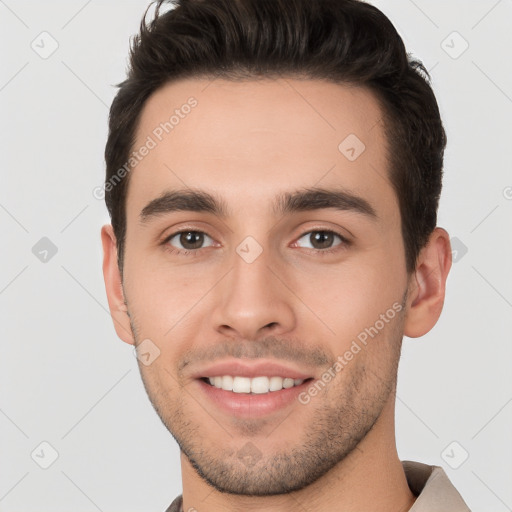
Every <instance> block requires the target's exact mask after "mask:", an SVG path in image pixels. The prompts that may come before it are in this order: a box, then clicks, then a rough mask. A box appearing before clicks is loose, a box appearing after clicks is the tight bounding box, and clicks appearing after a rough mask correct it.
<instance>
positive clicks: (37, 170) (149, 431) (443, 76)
mask: <svg viewBox="0 0 512 512" xmlns="http://www.w3.org/2000/svg"><path fill="white" fill-rule="evenodd" d="M375 4H376V5H377V6H378V7H380V8H381V9H382V10H383V11H384V12H385V13H386V14H387V15H388V16H389V17H390V19H391V20H392V22H393V23H394V24H395V26H396V27H397V29H398V31H399V32H400V34H401V35H402V37H403V38H404V41H405V44H406V46H407V48H408V50H409V51H410V52H412V53H413V54H414V55H415V56H417V57H419V58H420V59H422V60H423V62H424V63H425V65H426V67H427V68H428V69H429V70H431V74H432V79H433V86H434V90H435V92H436V95H437V97H438V101H439V104H440V108H441V111H442V116H443V119H444V123H445V126H446V130H447V134H448V148H447V152H446V161H445V180H444V191H443V196H442V200H441V205H440V212H439V225H441V226H443V227H445V228H446V229H447V230H448V231H449V233H450V235H451V236H452V237H456V238H457V239H458V241H456V242H454V246H455V247H456V248H457V249H458V253H457V258H456V259H457V261H456V263H454V265H453V268H452V272H451V274H450V277H449V279H448V292H447V299H446V303H445V310H444V312H443V315H442V318H441V320H440V321H439V323H438V324H437V326H436V327H435V328H434V329H433V330H432V331H431V332H430V333H429V334H428V335H427V336H425V337H423V338H421V339H416V340H411V339H405V340H404V348H403V359H402V362H401V368H400V373H399V389H398V399H397V443H398V448H399V454H400V457H401V458H402V459H410V460H419V461H423V462H427V463H430V464H436V465H440V466H442V467H444V468H445V470H446V472H447V473H448V476H449V477H450V479H451V480H452V481H453V483H454V484H455V485H456V487H457V488H458V489H459V491H460V492H461V494H462V495H463V496H464V498H465V500H466V501H467V503H468V505H469V506H470V507H471V508H472V510H473V511H474V512H484V511H486V512H488V511H490V510H493V511H496V512H502V511H503V512H504V511H507V510H509V511H510V510H512V486H511V485H510V484H511V482H512V436H511V426H512V372H511V361H512V343H511V332H512V315H511V313H512V286H511V282H512V270H511V262H512V229H511V227H512V226H511V224H512V223H511V219H512V172H511V170H512V150H511V146H512V128H511V122H510V119H511V117H512V67H511V53H512V31H511V30H510V21H511V20H512V3H511V2H510V0H500V1H497V0H482V1H470V2H468V1H467V0H466V1H463V0H457V1H455V0H451V1H448V2H447V1H445V0H442V1H441V0H435V1H427V0H415V1H412V0H400V1H398V0H394V1H378V2H375ZM146 6H147V2H146V0H138V1H134V0H131V1H124V2H120V1H104V2H100V1H99V0H92V1H88V2H87V1H84V0H73V1H66V2H64V1H61V2H58V1H55V0H54V1H47V2H36V1H23V0H20V1H15V0H5V1H0V34H1V36H0V37H1V39H2V41H1V43H2V44H1V46H0V48H1V50H0V52H1V53H0V55H1V66H0V106H1V116H0V123H1V125H0V134H1V139H0V140H1V153H0V154H1V166H0V167H1V173H2V179H1V184H2V186H1V187H0V223H1V236H2V251H1V266H0V268H1V270H0V308H1V315H2V316H1V322H0V343H1V356H0V438H1V441H0V443H1V445H0V449H1V453H0V460H1V462H0V511H13V510H16V511H24V512H36V511H62V512H64V511H66V512H67V511H70V510H73V511H74V512H93V511H96V510H100V511H104V512H107V511H115V510H123V511H134V512H136V511H137V512H138V511H140V512H142V511H144V512H149V511H155V512H157V511H163V510H165V508H166V507H167V506H168V505H169V503H170V502H171V501H172V500H173V499H174V497H175V496H176V495H177V494H179V493H180V492H181V478H180V468H179V457H178V456H179V452H178V448H177V446H176V444H175V442H174V440H173V439H172V437H171V435H170V434H169V433H168V432H167V430H166V429H165V428H164V426H163V425H162V424H161V423H160V420H159V419H158V417H157V415H156V413H155V412H154V411H153V409H152V407H151V405H150V403H149V400H148V398H147V396H146V394H145V391H144V389H143V386H142V382H141V379H140V376H139V373H138V368H137V365H136V359H135V358H134V356H133V353H132V347H130V346H128V345H126V344H124V343H123V342H121V341H120V340H118V339H117V338H116V335H115V331H114V329H113V326H112V322H111V319H110V316H109V313H108V309H107V301H106V296H105V291H104V285H103V278H102V274H101V262H102V260H101V258H102V255H101V246H100V237H99V234H100V227H101V225H102V224H104V223H107V222H108V220H109V219H108V215H107V212H106V208H105V206H104V203H103V202H102V201H99V200H97V199H96V198H95V197H93V194H92V191H93V189H94V188H95V187H97V186H99V185H101V184H102V182H103V177H104V160H103V151H104V145H105V141H106V136H107V115H108V109H109V106H110V103H111V101H112V99H113V97H114V95H115V93H116V90H117V89H116V88H115V87H114V84H116V83H118V82H120V81H122V80H123V79H124V73H125V69H126V63H127V54H128V42H129V37H130V35H132V34H134V33H135V32H136V31H137V30H138V26H139V22H140V18H141V16H142V13H143V12H144V9H145V8H146ZM43 31H47V32H48V33H49V34H51V38H48V36H40V34H41V32H43ZM454 31H456V32H458V34H460V35H457V34H455V35H454V34H453V32H454ZM43 37H46V38H47V39H45V40H44V41H43V42H41V41H42V39H41V38H43ZM52 39H54V40H55V41H57V42H58V48H57V50H56V51H55V52H54V53H53V54H52V55H51V56H49V57H48V58H46V59H43V58H41V57H40V56H39V54H38V53H36V52H35V51H34V50H33V49H32V48H31V43H32V42H33V41H35V43H34V45H36V44H37V45H39V48H41V47H42V46H43V45H44V48H46V51H48V49H50V48H51V44H52ZM443 41H444V42H443ZM465 41H466V42H467V44H469V47H468V48H467V50H466V51H465V52H464V53H462V54H461V55H460V56H458V54H459V53H460V52H461V50H462V49H463V48H464V46H465ZM39 51H42V48H41V49H40V50H39ZM450 54H451V55H450ZM454 56H457V58H453V57H454ZM42 237H47V238H49V239H50V240H51V241H52V243H53V244H54V245H55V246H56V248H57V253H56V254H55V255H54V256H53V257H51V258H49V259H48V261H47V262H42V261H40V260H39V259H38V258H37V257H36V256H35V255H34V254H33V252H32V248H33V247H34V245H35V244H36V243H37V242H38V241H39V240H40V239H41V238H42ZM464 247H465V248H467V252H466V253H465V254H463V253H464V250H465V249H464ZM43 441H46V442H47V443H49V444H50V445H51V446H52V447H53V449H54V450H56V452H58V458H57V460H56V461H55V462H54V463H53V464H52V465H51V466H50V467H49V468H48V469H42V468H41V467H40V466H39V465H38V464H37V463H36V462H35V460H37V461H38V462H39V463H40V464H41V463H44V462H45V459H46V462H47V463H48V462H51V454H52V448H50V447H48V446H47V445H43V446H42V447H41V446H40V443H41V442H43ZM454 441H455V442H456V444H455V445H451V446H449V445H450V444H451V443H452V442H454ZM447 447H449V448H448V449H447V450H445V449H446V448H447ZM34 450H36V451H35V454H39V457H37V456H36V455H34V459H35V460H34V459H33V458H31V453H32V452H33V451H34ZM41 450H42V451H41ZM465 452H467V453H468V454H469V456H468V458H467V460H465V461H464V462H463V463H462V464H461V465H460V467H459V468H458V469H452V467H451V466H456V465H457V464H459V463H460V462H461V461H462V460H463V458H464V456H465ZM442 453H444V454H445V457H444V458H443V457H442ZM43 454H44V455H43Z"/></svg>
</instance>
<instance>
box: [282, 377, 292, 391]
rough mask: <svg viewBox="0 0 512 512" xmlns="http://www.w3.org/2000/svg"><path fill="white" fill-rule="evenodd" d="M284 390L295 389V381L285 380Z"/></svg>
mask: <svg viewBox="0 0 512 512" xmlns="http://www.w3.org/2000/svg"><path fill="white" fill-rule="evenodd" d="M283 388H285V389H288V388H293V379H288V378H287V379H284V380H283Z"/></svg>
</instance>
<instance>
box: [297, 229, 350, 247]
mask: <svg viewBox="0 0 512 512" xmlns="http://www.w3.org/2000/svg"><path fill="white" fill-rule="evenodd" d="M336 239H338V240H339V241H338V243H335V242H336ZM301 240H304V241H305V242H303V243H306V244H307V243H309V244H310V245H309V247H308V246H307V245H306V246H305V247H307V248H308V249H314V250H318V251H322V252H329V250H328V249H332V248H333V247H337V246H338V245H349V242H348V240H347V239H346V238H345V237H343V236H342V235H340V234H339V233H336V232H334V231H329V230H325V229H320V230H316V231H308V232H307V233H304V234H303V235H302V236H301V237H300V238H299V239H298V240H297V242H296V244H299V243H300V241H301ZM299 246H301V245H300V244H299ZM302 247H303V246H302ZM326 249H327V250H326Z"/></svg>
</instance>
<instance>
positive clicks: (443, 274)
mask: <svg viewBox="0 0 512 512" xmlns="http://www.w3.org/2000/svg"><path fill="white" fill-rule="evenodd" d="M451 266H452V252H451V246H450V236H449V235H448V233H447V232H446V231H445V230H444V229H443V228H435V229H434V231H433V232H432V234H431V235H430V238H429V240H428V243H427V245H426V246H425V247H424V248H423V249H422V250H421V251H420V254H419V255H418V261H417V264H416V270H415V271H414V272H413V274H412V275H411V276H410V278H409V289H408V296H407V297H408V298H407V317H406V320H405V325H404V334H405V336H409V337H410V338H417V337H419V336H423V335H424V334H426V333H427V332H428V331H430V329H432V327H434V325H435V324H436V322H437V320H438V319H439V316H440V315H441V311H442V309H443V304H444V297H445V287H446V279H447V277H448V272H449V271H450V268H451Z"/></svg>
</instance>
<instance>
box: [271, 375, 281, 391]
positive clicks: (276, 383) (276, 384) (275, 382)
mask: <svg viewBox="0 0 512 512" xmlns="http://www.w3.org/2000/svg"><path fill="white" fill-rule="evenodd" d="M280 389H283V378H282V377H270V387H269V390H270V391H279V390H280Z"/></svg>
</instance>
